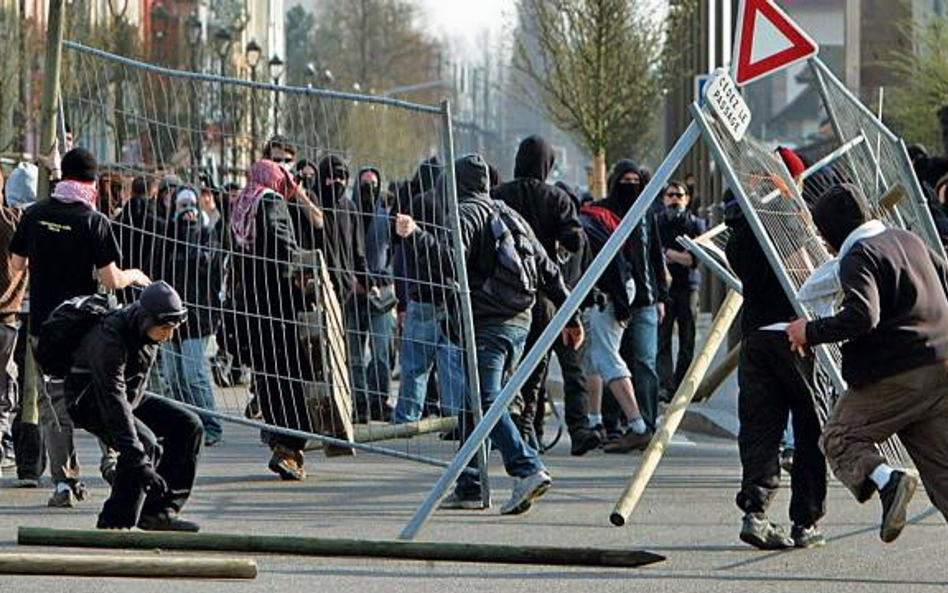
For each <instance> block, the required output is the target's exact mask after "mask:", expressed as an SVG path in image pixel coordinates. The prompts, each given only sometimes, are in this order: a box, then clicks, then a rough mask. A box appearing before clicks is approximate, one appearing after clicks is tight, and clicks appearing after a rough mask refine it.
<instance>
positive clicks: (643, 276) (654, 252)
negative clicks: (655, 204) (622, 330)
mask: <svg viewBox="0 0 948 593" xmlns="http://www.w3.org/2000/svg"><path fill="white" fill-rule="evenodd" d="M630 171H634V172H636V173H639V175H640V176H641V172H640V170H639V167H638V165H636V164H635V163H634V162H633V161H630V160H628V159H623V160H620V161H618V162H617V163H616V164H615V166H614V167H613V169H612V173H611V175H610V179H609V196H608V197H606V198H605V199H603V200H601V202H600V204H601V205H602V206H605V207H606V208H609V209H610V210H612V211H613V212H614V213H615V214H616V215H617V216H618V217H619V218H622V217H624V216H625V215H626V213H627V212H628V211H629V209H630V208H631V207H632V205H633V204H634V203H635V200H637V199H638V194H637V195H636V196H635V197H634V198H633V199H632V200H631V201H629V199H628V198H627V197H625V196H622V195H620V192H619V191H618V186H619V180H620V179H621V178H622V176H623V175H625V174H626V173H628V172H630ZM641 187H643V188H644V184H643V185H642V186H641ZM628 249H629V260H630V262H631V263H632V266H633V275H634V277H635V301H634V302H633V303H632V307H633V308H636V309H638V308H641V307H647V306H650V305H654V304H655V303H658V302H665V301H667V300H668V280H667V278H666V277H665V254H664V252H663V251H662V245H661V240H660V238H659V232H658V223H657V221H656V220H655V214H654V212H653V211H652V209H651V208H650V209H649V210H648V211H647V212H646V213H645V216H644V217H643V218H642V221H641V222H639V224H638V225H636V227H635V229H634V230H633V231H632V235H631V236H630V237H629V240H628Z"/></svg>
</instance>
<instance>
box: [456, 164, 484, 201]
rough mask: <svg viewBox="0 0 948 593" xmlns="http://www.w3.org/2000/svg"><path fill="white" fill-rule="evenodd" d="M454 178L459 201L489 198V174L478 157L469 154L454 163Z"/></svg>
mask: <svg viewBox="0 0 948 593" xmlns="http://www.w3.org/2000/svg"><path fill="white" fill-rule="evenodd" d="M454 176H455V180H456V185H457V191H458V200H459V201H460V200H464V199H466V198H483V199H487V198H489V192H490V173H489V172H488V168H487V163H486V162H485V161H484V159H483V158H481V156H480V155H477V154H469V155H465V156H462V157H461V158H459V159H457V160H456V161H454Z"/></svg>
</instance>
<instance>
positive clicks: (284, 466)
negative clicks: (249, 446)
mask: <svg viewBox="0 0 948 593" xmlns="http://www.w3.org/2000/svg"><path fill="white" fill-rule="evenodd" d="M268 467H269V468H270V471H272V472H274V473H276V474H279V475H280V478H281V479H283V480H292V481H296V482H299V481H301V480H304V479H306V470H304V469H303V452H302V451H293V450H292V449H288V448H287V447H284V446H283V445H275V446H274V447H273V455H272V456H271V457H270V464H269V466H268Z"/></svg>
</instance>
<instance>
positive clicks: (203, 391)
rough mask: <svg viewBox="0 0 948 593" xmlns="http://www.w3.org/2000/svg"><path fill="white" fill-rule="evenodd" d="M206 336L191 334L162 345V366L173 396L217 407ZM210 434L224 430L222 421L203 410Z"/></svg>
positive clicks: (212, 435)
mask: <svg viewBox="0 0 948 593" xmlns="http://www.w3.org/2000/svg"><path fill="white" fill-rule="evenodd" d="M206 347H207V338H189V339H186V340H181V341H180V342H174V341H171V342H165V343H164V344H162V346H161V367H162V371H163V372H164V375H165V380H166V381H167V382H168V385H169V387H170V389H171V394H172V396H173V397H174V399H176V400H178V401H181V402H184V403H186V404H190V405H192V406H197V407H199V408H202V409H204V410H209V411H212V412H213V411H215V410H217V404H216V403H215V401H214V391H213V389H212V388H211V372H210V370H209V369H208V366H207V363H206V362H205V360H204V350H205V348H206ZM200 417H201V422H202V423H203V424H204V434H205V435H206V437H207V438H216V437H219V436H220V435H221V433H222V432H224V427H223V426H222V425H221V421H220V420H219V419H218V418H215V417H213V416H208V415H206V414H200Z"/></svg>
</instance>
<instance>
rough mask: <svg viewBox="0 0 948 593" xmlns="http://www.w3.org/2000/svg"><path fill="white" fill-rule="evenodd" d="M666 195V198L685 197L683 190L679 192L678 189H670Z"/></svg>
mask: <svg viewBox="0 0 948 593" xmlns="http://www.w3.org/2000/svg"><path fill="white" fill-rule="evenodd" d="M665 197H666V198H683V197H685V194H683V193H681V192H677V191H670V192H667V193H666V194H665Z"/></svg>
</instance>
